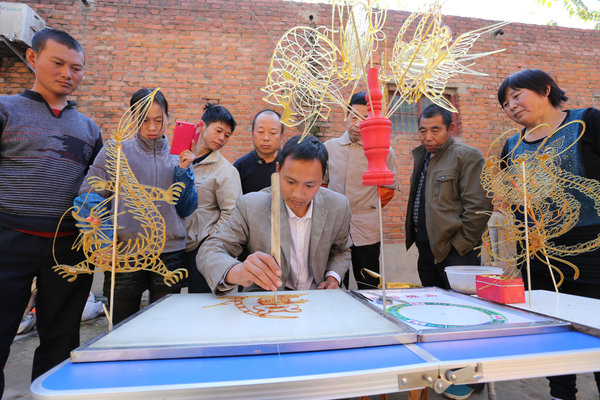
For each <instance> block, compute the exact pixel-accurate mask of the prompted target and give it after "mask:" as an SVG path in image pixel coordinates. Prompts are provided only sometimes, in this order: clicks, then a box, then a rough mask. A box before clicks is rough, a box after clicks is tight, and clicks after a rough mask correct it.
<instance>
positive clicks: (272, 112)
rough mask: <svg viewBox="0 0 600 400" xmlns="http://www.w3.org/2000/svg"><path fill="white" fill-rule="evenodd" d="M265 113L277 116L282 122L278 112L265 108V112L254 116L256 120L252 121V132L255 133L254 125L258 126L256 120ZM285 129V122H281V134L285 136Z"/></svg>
mask: <svg viewBox="0 0 600 400" xmlns="http://www.w3.org/2000/svg"><path fill="white" fill-rule="evenodd" d="M264 113H271V114H274V115H276V116H277V118H279V121H281V115H280V114H279V113H278V112H277V111H275V110H271V109H270V108H265V109H264V110H262V111H259V112H257V113H256V115H255V116H254V119H253V120H252V126H251V127H250V129H251V132H254V125H255V124H256V119H257V118H258V117H260V116H261V115H263V114H264ZM283 127H284V125H283V122H281V134H282V135H283Z"/></svg>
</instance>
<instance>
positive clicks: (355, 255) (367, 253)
mask: <svg viewBox="0 0 600 400" xmlns="http://www.w3.org/2000/svg"><path fill="white" fill-rule="evenodd" d="M380 248H381V247H380V244H379V242H378V243H373V244H368V245H366V246H352V247H351V248H350V250H351V252H352V272H353V273H354V279H356V284H357V285H358V288H359V289H373V288H376V287H377V286H378V285H379V279H377V278H373V277H372V276H371V275H369V274H367V273H363V272H362V269H363V268H366V269H370V270H371V271H374V272H377V273H379V250H380ZM349 283H350V271H348V272H346V275H345V276H344V286H346V288H347V287H348V284H349Z"/></svg>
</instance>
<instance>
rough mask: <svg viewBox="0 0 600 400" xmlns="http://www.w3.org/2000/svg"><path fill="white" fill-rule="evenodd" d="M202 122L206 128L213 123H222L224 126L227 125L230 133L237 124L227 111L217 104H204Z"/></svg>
mask: <svg viewBox="0 0 600 400" xmlns="http://www.w3.org/2000/svg"><path fill="white" fill-rule="evenodd" d="M202 121H203V122H204V124H205V125H206V126H208V125H210V124H212V123H214V122H222V123H224V124H226V125H229V127H230V128H231V132H233V131H234V130H235V127H236V125H237V123H236V122H235V118H233V115H231V113H230V112H229V111H227V109H226V108H225V107H223V106H220V105H218V104H211V103H206V105H205V106H204V114H202Z"/></svg>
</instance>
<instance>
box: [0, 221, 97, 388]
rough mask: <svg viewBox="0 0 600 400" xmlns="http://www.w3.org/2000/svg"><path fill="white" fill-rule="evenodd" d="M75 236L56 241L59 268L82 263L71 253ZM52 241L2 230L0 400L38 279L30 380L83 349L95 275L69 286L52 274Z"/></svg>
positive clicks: (84, 276)
mask: <svg viewBox="0 0 600 400" xmlns="http://www.w3.org/2000/svg"><path fill="white" fill-rule="evenodd" d="M75 238H76V235H72V236H68V237H64V238H57V239H56V244H55V245H54V250H55V255H56V259H57V261H58V262H59V263H60V264H66V265H75V264H77V263H78V262H80V261H81V260H83V255H82V254H81V253H78V252H75V251H73V250H71V245H72V244H73V241H74V240H75ZM52 247H53V239H52V238H43V237H37V236H32V235H28V234H26V233H22V232H18V231H14V230H12V229H8V228H2V227H0V321H1V322H0V368H2V372H1V373H0V397H2V394H3V393H4V372H3V371H4V366H5V365H6V360H7V359H8V354H9V352H10V345H11V344H12V341H13V339H14V337H15V335H16V333H17V329H18V328H19V324H20V322H21V317H22V316H23V313H24V312H25V307H27V302H28V301H29V298H30V296H31V283H32V281H33V278H34V277H37V297H36V316H37V330H38V334H39V339H40V344H39V346H38V348H37V349H36V350H35V354H34V357H33V368H32V373H31V378H32V380H33V379H35V378H37V377H38V376H40V375H41V374H43V373H44V372H46V371H48V370H49V369H50V368H52V367H54V366H55V365H57V364H59V363H60V362H62V361H64V360H65V359H67V358H68V357H69V353H70V351H71V350H73V349H74V348H76V347H77V346H79V325H80V323H81V313H82V312H83V308H84V306H85V302H86V300H87V297H88V295H89V293H90V288H91V286H92V274H80V275H78V277H77V279H76V280H75V281H74V282H68V281H67V280H66V279H64V278H62V277H61V276H59V275H58V273H57V272H54V271H53V270H52V267H53V266H54V265H55V264H56V263H55V261H54V258H53V256H52Z"/></svg>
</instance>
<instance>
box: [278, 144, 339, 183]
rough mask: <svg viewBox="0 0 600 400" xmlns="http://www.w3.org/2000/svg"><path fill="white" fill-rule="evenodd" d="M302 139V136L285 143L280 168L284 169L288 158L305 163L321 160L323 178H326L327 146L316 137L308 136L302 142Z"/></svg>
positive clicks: (280, 156)
mask: <svg viewBox="0 0 600 400" xmlns="http://www.w3.org/2000/svg"><path fill="white" fill-rule="evenodd" d="M301 137H302V135H296V136H292V137H291V138H289V139H288V141H287V142H285V144H284V145H283V149H281V152H280V153H279V166H280V167H283V164H284V163H285V160H286V159H287V158H290V159H292V160H305V161H310V160H319V161H320V162H321V167H322V168H323V176H325V171H327V161H328V160H329V155H328V154H327V149H326V148H325V145H324V144H323V143H322V142H321V141H320V140H319V139H317V138H316V137H314V136H311V135H308V136H306V137H305V138H304V139H303V140H302V141H301V142H300V138H301Z"/></svg>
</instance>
